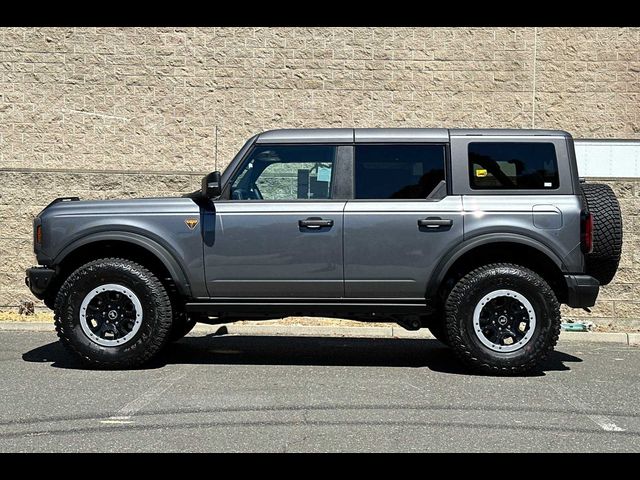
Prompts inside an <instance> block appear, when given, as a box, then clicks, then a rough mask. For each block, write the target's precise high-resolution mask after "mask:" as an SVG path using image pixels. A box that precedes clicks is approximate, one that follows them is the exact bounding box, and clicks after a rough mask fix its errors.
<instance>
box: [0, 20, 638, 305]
mask: <svg viewBox="0 0 640 480" xmlns="http://www.w3.org/2000/svg"><path fill="white" fill-rule="evenodd" d="M333 126H336V127H338V126H348V127H352V126H355V127H382V126H389V127H392V126H398V127H442V126H444V127H515V128H519V127H536V128H562V129H565V130H568V131H570V132H572V133H573V134H574V136H576V137H579V138H640V29H638V28H634V29H626V28H594V29H586V28H537V29H536V28H474V29H465V28H455V29H451V28H175V29H174V28H36V29H31V28H29V29H26V28H4V29H0V307H8V306H9V307H14V306H15V305H16V304H17V303H18V302H19V300H20V299H22V298H28V297H29V294H28V291H27V290H26V289H25V287H24V286H23V283H22V276H23V275H22V271H23V270H24V268H25V267H26V266H27V265H29V264H31V263H32V261H33V258H32V254H31V245H30V242H31V238H30V228H31V227H30V219H31V217H32V216H33V215H34V214H35V213H37V211H39V209H40V208H42V207H43V206H44V205H46V204H47V203H48V202H49V201H50V200H52V199H53V198H55V197H56V196H60V195H80V196H82V197H84V198H114V197H121V196H143V195H159V194H160V195H165V194H172V193H177V192H184V191H189V190H193V189H195V188H196V187H197V184H198V181H199V178H198V176H199V175H200V174H202V173H204V172H207V171H210V170H213V168H214V152H215V151H216V137H217V151H218V155H217V156H218V168H219V169H222V168H223V167H224V166H225V165H226V164H227V163H228V161H229V160H230V159H231V157H232V156H233V154H234V153H235V152H236V151H237V149H238V148H239V147H240V146H241V144H242V143H243V142H244V140H246V138H248V137H249V136H251V135H253V134H255V133H256V132H259V131H261V130H265V129H269V128H282V127H333ZM216 131H217V135H216ZM23 169H27V170H26V171H25V170H23ZM105 171H108V172H111V173H105ZM167 172H172V173H175V174H166V173H167ZM614 185H615V186H616V189H617V190H618V191H619V193H620V194H621V201H622V202H623V208H624V211H625V236H626V237H625V254H624V258H623V268H622V269H621V271H620V274H619V277H618V279H617V280H616V282H615V284H614V285H612V286H611V287H609V288H607V289H606V290H605V292H604V294H603V297H602V298H603V301H602V302H601V304H600V306H599V307H598V309H597V311H596V313H597V315H598V316H601V317H606V318H613V317H624V318H633V317H635V318H637V317H640V302H638V301H637V292H638V283H639V282H640V275H638V273H639V268H640V257H639V256H638V254H637V253H634V247H637V246H638V230H640V223H639V222H638V207H637V200H638V198H639V197H640V187H639V184H638V182H637V181H634V180H629V181H620V182H614ZM634 255H635V256H634ZM571 313H572V314H573V313H574V312H573V311H572V312H571Z"/></svg>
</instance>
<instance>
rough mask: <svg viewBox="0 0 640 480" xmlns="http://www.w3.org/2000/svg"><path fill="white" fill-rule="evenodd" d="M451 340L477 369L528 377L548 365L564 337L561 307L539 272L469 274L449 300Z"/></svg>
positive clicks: (499, 268)
mask: <svg viewBox="0 0 640 480" xmlns="http://www.w3.org/2000/svg"><path fill="white" fill-rule="evenodd" d="M446 326H447V334H448V335H447V338H448V340H449V341H450V344H451V347H452V348H453V349H454V351H455V353H456V355H457V356H458V357H459V358H460V359H461V360H462V361H463V362H464V363H465V364H466V365H468V366H469V367H471V368H473V369H474V370H477V371H481V372H485V373H494V374H517V373H525V372H528V371H530V370H533V369H535V368H538V367H539V366H540V364H541V363H542V362H543V361H544V360H545V358H546V357H547V355H548V354H549V353H550V352H551V351H552V350H553V348H554V346H555V344H556V343H557V341H558V336H559V334H560V305H559V303H558V301H557V299H556V296H555V294H554V292H553V290H552V289H551V287H549V285H548V284H547V282H546V281H545V280H544V279H543V278H542V277H540V276H539V275H538V274H536V273H535V272H533V271H531V270H529V269H527V268H524V267H521V266H519V265H513V264H508V263H497V264H491V265H487V266H484V267H480V268H477V269H475V270H473V271H472V272H470V273H468V274H467V275H465V276H464V277H463V278H462V279H461V280H460V281H459V282H458V283H457V284H456V285H455V287H454V288H453V290H452V291H451V293H450V294H449V296H448V298H447V301H446Z"/></svg>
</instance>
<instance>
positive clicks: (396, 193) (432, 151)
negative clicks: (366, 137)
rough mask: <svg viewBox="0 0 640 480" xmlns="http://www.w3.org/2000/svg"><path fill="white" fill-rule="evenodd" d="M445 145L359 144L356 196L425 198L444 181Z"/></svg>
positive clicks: (357, 146) (371, 197) (365, 197)
mask: <svg viewBox="0 0 640 480" xmlns="http://www.w3.org/2000/svg"><path fill="white" fill-rule="evenodd" d="M444 169H445V149H444V145H356V147H355V198H356V199H379V200H381V199H398V200H400V199H425V198H427V196H428V195H429V194H430V193H431V192H432V191H433V190H434V189H435V187H436V186H437V185H438V184H439V183H440V182H441V181H442V180H444Z"/></svg>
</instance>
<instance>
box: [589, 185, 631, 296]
mask: <svg viewBox="0 0 640 480" xmlns="http://www.w3.org/2000/svg"><path fill="white" fill-rule="evenodd" d="M581 187H582V194H583V195H584V199H585V201H586V202H587V208H588V209H589V212H591V215H592V217H593V251H592V252H591V253H589V254H587V255H586V256H585V260H586V272H587V274H589V275H591V276H592V277H594V278H596V279H597V280H598V281H599V282H600V285H607V284H609V283H610V282H611V280H613V277H614V275H615V274H616V270H618V263H620V254H621V253H622V212H621V211H620V204H619V203H618V199H617V198H616V195H615V193H613V190H612V189H611V187H610V186H609V185H605V184H602V183H583V184H581Z"/></svg>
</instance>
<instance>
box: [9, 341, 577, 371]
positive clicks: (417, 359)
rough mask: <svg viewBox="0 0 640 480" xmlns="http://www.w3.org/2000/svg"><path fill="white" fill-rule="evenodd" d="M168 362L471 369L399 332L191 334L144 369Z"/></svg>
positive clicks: (68, 363)
mask: <svg viewBox="0 0 640 480" xmlns="http://www.w3.org/2000/svg"><path fill="white" fill-rule="evenodd" d="M22 358H23V360H24V361H27V362H41V363H42V362H50V363H51V366H52V367H56V368H71V369H85V368H87V367H86V366H84V365H82V364H81V363H79V362H78V361H77V360H76V359H74V358H73V357H72V356H71V355H70V354H69V353H68V352H67V351H66V350H65V349H64V348H63V347H62V345H61V344H60V343H59V342H53V343H49V344H47V345H43V346H41V347H38V348H35V349H33V350H31V351H29V352H27V353H25V354H24V355H23V356H22ZM572 362H582V359H580V358H578V357H575V356H573V355H569V354H567V353H563V352H559V351H556V352H553V353H552V354H551V355H550V356H549V358H548V359H547V360H546V362H545V364H544V365H543V367H542V369H540V370H539V371H537V372H531V373H530V374H528V375H527V376H540V375H544V374H545V372H547V371H566V370H570V367H569V366H568V365H567V364H568V363H572ZM167 364H210V365H216V364H219V365H234V364H235V365H314V366H358V367H361V366H372V367H410V368H429V369H431V370H433V371H437V372H443V373H450V374H463V375H469V374H470V372H469V370H468V369H466V368H465V367H464V366H463V365H462V364H461V363H460V362H459V361H458V359H457V358H456V357H455V355H454V354H453V352H452V351H451V350H450V349H449V348H447V347H445V346H444V345H443V344H442V343H440V342H439V341H437V340H425V339H398V338H345V337H341V338H337V337H302V336H297V337H287V336H238V335H215V334H212V335H207V336H192V337H185V338H183V339H181V340H179V341H178V342H176V343H174V344H171V345H169V346H168V347H167V349H166V350H165V351H164V352H162V354H161V355H159V356H158V358H156V359H155V360H153V361H152V362H150V363H149V364H147V365H146V366H144V367H142V370H145V369H154V368H162V367H163V366H165V365H167Z"/></svg>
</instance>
